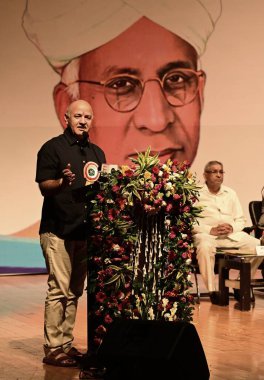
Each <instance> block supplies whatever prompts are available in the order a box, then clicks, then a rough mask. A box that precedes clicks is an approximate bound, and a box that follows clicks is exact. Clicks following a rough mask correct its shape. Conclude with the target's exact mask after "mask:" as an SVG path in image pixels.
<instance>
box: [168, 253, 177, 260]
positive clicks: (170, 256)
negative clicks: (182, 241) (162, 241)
mask: <svg viewBox="0 0 264 380" xmlns="http://www.w3.org/2000/svg"><path fill="white" fill-rule="evenodd" d="M176 256H177V255H176V253H175V252H174V251H169V254H168V260H169V261H173V260H174V259H175V257H176Z"/></svg>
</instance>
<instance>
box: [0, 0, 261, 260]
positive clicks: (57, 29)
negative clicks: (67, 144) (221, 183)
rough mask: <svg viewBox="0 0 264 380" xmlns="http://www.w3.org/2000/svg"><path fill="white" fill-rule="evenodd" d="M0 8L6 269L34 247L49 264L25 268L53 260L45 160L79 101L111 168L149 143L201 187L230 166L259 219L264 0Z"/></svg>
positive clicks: (0, 224)
mask: <svg viewBox="0 0 264 380" xmlns="http://www.w3.org/2000/svg"><path fill="white" fill-rule="evenodd" d="M0 10H1V12H0V19H1V28H2V31H3V32H2V33H1V37H0V38H1V46H2V49H1V51H2V60H1V66H2V69H1V84H2V91H1V105H2V123H1V126H0V128H1V136H2V137H1V142H0V144H1V146H0V155H1V163H2V176H3V180H2V187H1V190H0V191H1V197H0V202H1V220H0V235H1V240H0V267H3V266H23V260H25V262H26V261H27V259H28V258H29V257H27V254H28V253H27V252H31V254H32V257H39V261H38V260H37V262H36V263H35V264H33V265H32V264H25V266H26V265H29V266H30V265H31V266H40V267H41V266H44V262H43V261H42V258H41V253H40V250H39V247H38V225H39V219H40V213H41V204H42V199H41V195H40V193H39V190H38V187H37V184H36V183H35V182H34V180H35V167H36V156H37V152H38V150H39V148H40V146H41V145H42V144H43V143H44V142H45V141H46V140H48V139H49V138H52V137H54V136H56V135H58V134H60V133H62V131H63V128H64V127H65V125H64V122H63V117H64V113H65V110H66V108H67V106H68V104H69V103H70V102H71V101H72V100H74V99H78V98H82V99H85V100H87V101H89V102H90V103H91V105H92V107H93V110H94V114H95V118H94V126H93V128H92V129H91V133H90V140H91V141H92V142H94V143H96V144H98V145H99V146H100V147H102V149H103V150H104V151H105V152H106V158H107V162H108V163H110V164H124V163H126V164H127V163H128V164H129V162H130V157H135V156H136V153H137V152H144V151H145V150H146V149H147V147H148V146H150V147H151V149H152V151H153V153H159V155H160V159H161V161H162V162H165V161H166V160H167V159H168V158H176V159H178V160H179V161H183V160H187V161H189V162H190V163H191V170H192V171H193V172H195V173H197V176H198V178H200V181H201V182H202V181H203V180H202V173H203V167H204V164H205V163H206V162H207V161H209V160H219V161H222V162H223V164H224V167H225V170H226V176H225V183H226V184H227V185H228V186H230V187H232V188H234V189H235V190H236V191H237V193H238V195H239V197H240V199H241V203H242V206H243V209H244V211H245V214H246V216H247V219H248V225H250V218H249V215H248V203H249V201H251V200H253V199H255V200H258V199H260V197H261V194H260V192H261V188H262V187H263V178H262V176H261V172H262V165H263V158H262V156H263V154H262V141H263V138H264V129H263V125H264V114H263V111H262V108H263V107H262V104H263V99H264V76H263V75H262V69H263V67H264V50H263V49H262V44H263V42H262V37H263V35H264V25H263V22H262V15H263V13H264V3H263V1H261V0H252V1H248V0H222V1H221V0H203V1H198V0H166V1H159V0H157V1H156V2H152V1H149V0H143V1H142V0H133V1H132V0H130V1H126V2H124V1H122V0H111V1H103V0H98V1H96V2H94V1H92V0H86V1H81V0H74V1H72V0H64V1H61V0H54V1H45V2H43V1H41V0H28V1H26V0H13V1H11V2H6V1H4V0H0ZM10 26H11V27H10ZM19 252H20V253H19ZM34 255H35V256H34ZM15 256H16V257H19V259H17V258H15ZM7 257H8V259H7ZM10 257H12V262H11V261H9V260H10ZM30 257H31V256H30ZM7 261H8V262H7ZM18 261H19V263H18ZM29 261H30V260H29Z"/></svg>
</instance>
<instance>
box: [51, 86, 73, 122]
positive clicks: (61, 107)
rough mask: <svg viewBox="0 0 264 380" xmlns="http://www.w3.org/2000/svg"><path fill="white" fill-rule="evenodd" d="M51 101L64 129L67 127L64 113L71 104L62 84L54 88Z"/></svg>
mask: <svg viewBox="0 0 264 380" xmlns="http://www.w3.org/2000/svg"><path fill="white" fill-rule="evenodd" d="M53 99H54V104H55V109H56V113H57V116H58V118H59V120H60V123H61V125H62V127H63V128H64V129H65V128H66V127H67V124H66V121H65V113H66V111H67V108H68V106H69V104H70V103H71V99H70V96H69V94H68V92H67V91H66V88H65V86H64V85H63V84H62V83H58V84H57V85H56V86H55V88H54V91H53Z"/></svg>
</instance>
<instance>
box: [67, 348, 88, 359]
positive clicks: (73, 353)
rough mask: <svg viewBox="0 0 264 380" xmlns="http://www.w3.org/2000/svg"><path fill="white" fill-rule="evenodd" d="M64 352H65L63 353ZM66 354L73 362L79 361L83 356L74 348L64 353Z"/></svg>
mask: <svg viewBox="0 0 264 380" xmlns="http://www.w3.org/2000/svg"><path fill="white" fill-rule="evenodd" d="M64 352H65V351H64ZM66 354H67V355H68V356H69V357H70V358H73V359H75V360H81V359H82V358H83V356H84V354H82V353H81V352H80V351H78V350H77V348H75V347H71V348H70V349H69V351H67V352H66Z"/></svg>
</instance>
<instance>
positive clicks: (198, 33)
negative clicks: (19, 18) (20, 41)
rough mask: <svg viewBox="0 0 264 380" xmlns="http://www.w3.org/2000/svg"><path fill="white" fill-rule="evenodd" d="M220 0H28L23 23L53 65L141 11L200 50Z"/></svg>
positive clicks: (99, 40)
mask: <svg viewBox="0 0 264 380" xmlns="http://www.w3.org/2000/svg"><path fill="white" fill-rule="evenodd" d="M220 15H221V0H27V4H26V9H25V12H24V15H23V28H24V30H25V32H26V34H27V36H28V38H29V39H30V40H31V41H32V42H33V43H34V44H35V45H36V46H37V48H38V49H39V50H40V51H41V53H42V54H43V55H44V56H45V57H46V59H47V60H48V62H49V63H50V64H51V65H52V67H53V68H54V69H55V70H56V71H58V72H59V71H60V69H61V68H62V67H63V66H64V65H66V64H67V63H68V62H69V61H70V60H72V59H73V58H76V57H78V56H80V55H82V54H84V53H86V52H89V51H90V50H93V49H95V48H97V47H99V46H101V45H103V44H105V43H106V42H108V41H110V40H111V39H113V38H114V37H116V36H118V35H119V34H120V33H122V32H123V31H125V30H126V29H127V28H128V27H129V26H131V25H132V24H133V23H135V22H136V21H137V20H138V19H140V18H141V17H143V16H145V17H147V18H148V19H150V20H152V21H153V22H155V23H157V24H159V25H161V26H163V27H164V28H166V29H167V30H169V31H171V32H173V33H175V34H177V35H178V36H179V37H181V38H182V39H184V40H185V41H187V42H188V43H190V44H191V45H192V46H193V47H194V48H195V50H196V51H197V53H198V55H199V56H200V55H202V54H203V52H204V50H205V47H206V43H207V40H208V38H209V36H210V35H211V33H212V32H213V30H214V27H215V23H216V22H217V20H218V18H219V17H220Z"/></svg>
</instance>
